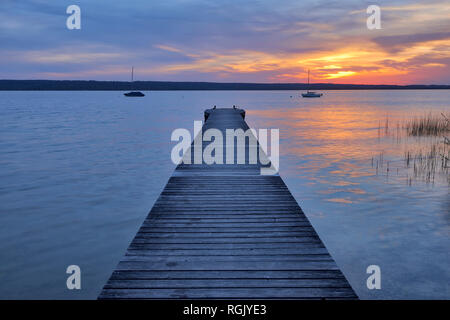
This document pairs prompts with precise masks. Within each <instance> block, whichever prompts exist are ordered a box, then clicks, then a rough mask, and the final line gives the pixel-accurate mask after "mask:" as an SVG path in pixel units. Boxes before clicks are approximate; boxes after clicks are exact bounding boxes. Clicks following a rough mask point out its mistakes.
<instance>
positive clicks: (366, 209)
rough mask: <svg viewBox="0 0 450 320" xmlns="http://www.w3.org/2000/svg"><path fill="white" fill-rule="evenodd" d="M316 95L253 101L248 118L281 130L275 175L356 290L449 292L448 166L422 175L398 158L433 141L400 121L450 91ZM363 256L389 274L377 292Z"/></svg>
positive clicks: (380, 294)
mask: <svg viewBox="0 0 450 320" xmlns="http://www.w3.org/2000/svg"><path fill="white" fill-rule="evenodd" d="M325 97H327V99H328V101H327V100H323V101H314V102H309V101H308V102H306V101H304V100H301V99H300V100H296V101H289V100H287V101H285V103H282V104H280V103H273V104H271V105H267V106H266V107H265V108H264V109H256V108H252V109H251V110H248V111H247V114H248V119H249V121H251V122H252V124H253V125H254V126H255V127H258V126H262V127H269V128H270V127H274V128H280V137H281V140H282V141H281V149H280V152H281V163H280V175H281V176H282V177H283V179H285V181H286V183H287V184H288V186H289V188H290V190H291V191H292V192H293V193H294V195H295V197H296V199H297V200H298V201H299V203H300V205H301V206H302V207H303V209H304V210H305V212H306V214H307V215H308V216H309V217H310V219H311V220H312V222H313V225H314V226H315V227H316V228H317V229H318V231H319V235H320V236H321V238H322V239H323V240H324V242H325V244H326V245H327V247H328V248H329V249H331V251H332V254H333V256H334V257H335V258H336V260H337V262H338V264H339V265H340V267H342V268H343V270H344V273H345V274H346V276H347V277H349V280H350V282H351V284H352V286H353V287H354V288H355V290H356V291H357V293H358V294H359V296H360V297H362V298H427V297H428V298H431V297H435V298H436V297H440V298H443V297H445V298H448V297H449V296H450V292H449V287H448V283H449V281H450V273H449V271H448V269H442V268H441V265H442V263H444V264H446V265H447V266H448V265H449V264H450V255H448V248H450V238H449V235H450V224H449V218H448V216H449V213H448V212H449V205H448V204H449V193H448V192H449V191H448V190H449V189H448V186H449V184H448V170H447V171H439V170H436V176H435V177H433V179H428V181H427V179H424V177H422V176H420V175H419V174H417V172H416V171H417V170H418V168H417V166H418V163H416V165H414V164H412V162H411V163H410V164H408V163H407V161H406V158H405V155H406V154H408V152H409V153H410V154H414V155H420V154H426V153H427V152H429V150H430V148H431V146H433V145H436V146H440V144H441V141H442V139H441V137H432V136H427V137H411V136H409V135H408V134H407V132H406V131H405V130H404V128H403V124H404V123H405V121H408V119H411V117H415V116H416V117H419V116H422V115H423V114H424V112H434V113H435V114H439V113H440V112H442V111H443V112H448V111H450V110H449V106H448V103H447V102H446V100H445V99H448V98H449V97H450V92H446V93H443V92H441V93H440V95H437V98H436V96H435V98H436V100H434V99H431V96H430V95H428V94H427V93H426V92H417V91H416V92H408V93H406V92H398V93H394V92H389V93H388V94H386V95H385V94H381V92H380V93H376V92H329V93H327V94H326V95H325ZM250 119H251V120H250ZM435 153H436V154H438V153H439V152H435ZM419 243H420V244H419ZM424 259H426V263H424ZM372 263H373V264H378V265H380V266H381V267H382V270H385V272H386V270H388V272H389V274H385V276H386V282H387V284H386V282H385V287H384V290H382V291H377V292H375V291H369V290H368V289H367V288H366V287H365V279H366V278H365V267H367V266H368V265H369V264H372Z"/></svg>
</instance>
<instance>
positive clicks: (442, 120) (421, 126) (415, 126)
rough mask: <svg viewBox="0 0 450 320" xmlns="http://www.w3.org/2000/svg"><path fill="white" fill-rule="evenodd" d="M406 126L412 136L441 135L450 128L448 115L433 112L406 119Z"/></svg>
mask: <svg viewBox="0 0 450 320" xmlns="http://www.w3.org/2000/svg"><path fill="white" fill-rule="evenodd" d="M404 128H405V129H406V131H407V133H408V135H410V136H440V135H443V134H446V133H448V131H449V130H450V128H449V126H448V117H447V116H446V115H444V114H441V115H434V114H432V113H429V114H427V115H425V116H422V117H415V118H414V119H412V120H410V121H406V123H405V124H404Z"/></svg>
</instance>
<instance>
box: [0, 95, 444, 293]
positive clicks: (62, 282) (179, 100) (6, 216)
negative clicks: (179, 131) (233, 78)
mask: <svg viewBox="0 0 450 320" xmlns="http://www.w3.org/2000/svg"><path fill="white" fill-rule="evenodd" d="M449 101H450V91H449V90H435V91H427V90H423V91H419V90H418V91H412V90H411V91H326V92H324V96H323V97H322V98H320V99H302V98H300V97H299V93H298V92H294V91H263V92H258V91H211V92H205V91H203V92H202V91H192V92H187V91H172V92H148V94H147V95H146V97H144V98H137V99H130V98H125V97H124V96H123V95H122V93H121V92H0V119H1V120H0V121H1V125H0V154H1V157H0V298H2V299H11V298H16V299H17V298H19V299H80V298H82V299H94V298H96V297H97V295H98V293H99V292H100V290H101V288H102V286H103V285H104V284H105V282H106V281H107V279H108V278H109V276H110V274H111V272H112V270H113V269H114V268H115V266H116V264H117V262H118V261H119V260H120V258H121V256H122V255H123V254H124V252H125V250H126V248H127V247H128V244H129V243H130V241H131V240H132V238H133V237H134V235H135V233H136V232H137V230H138V228H139V227H140V225H141V223H142V221H143V220H144V218H145V217H146V216H147V214H148V212H149V210H150V208H151V207H152V205H153V203H154V202H155V200H156V198H157V196H158V195H159V193H160V192H161V190H162V188H163V187H164V185H165V183H166V182H167V180H168V178H169V177H170V175H171V173H172V171H173V170H174V168H175V165H174V164H173V163H172V162H171V160H170V152H171V149H172V147H173V145H174V143H172V142H171V141H170V135H171V133H172V131H173V130H174V129H176V128H187V129H189V130H190V131H191V132H192V130H193V121H194V120H202V119H203V111H204V109H206V108H209V107H211V106H212V105H217V106H218V107H231V106H232V105H238V106H240V107H242V108H245V109H246V111H247V116H246V120H247V123H248V124H249V125H250V126H251V127H254V128H279V129H280V153H281V155H280V175H281V177H282V178H283V179H284V180H285V182H286V184H287V185H288V187H289V189H290V190H291V192H292V194H293V195H294V196H295V198H296V199H297V201H298V202H299V204H300V206H301V207H302V208H303V210H304V211H305V214H306V215H307V216H308V218H309V219H310V221H311V223H312V224H313V226H314V227H315V228H316V230H317V232H318V234H319V236H320V237H321V239H322V240H323V242H324V243H325V245H326V246H327V248H328V249H329V251H330V253H331V254H332V256H333V257H334V258H335V260H336V262H337V264H338V266H339V267H340V268H341V269H342V271H343V272H344V274H345V276H346V277H347V279H348V280H349V282H350V284H351V285H352V287H353V288H354V289H355V291H356V293H357V294H358V295H359V297H360V298H363V299H391V298H392V299H419V298H425V299H430V298H435V299H449V298H450V287H449V284H450V254H449V252H450V250H449V249H450V194H449V190H450V189H449V183H448V175H446V174H445V172H444V173H443V172H437V173H436V174H435V176H434V178H433V179H432V180H430V179H429V180H430V181H426V180H427V179H423V178H422V177H421V175H418V176H416V175H415V173H414V172H415V171H414V169H413V167H412V166H410V167H409V168H408V167H406V162H405V161H404V157H405V152H412V153H413V154H417V153H420V152H422V153H426V152H427V148H429V146H430V145H431V144H432V143H437V144H438V145H439V140H438V138H429V137H428V138H412V137H407V136H405V135H404V134H403V133H402V132H403V129H402V128H401V123H403V121H405V120H408V119H411V117H413V116H415V115H417V116H419V115H424V114H425V113H428V112H433V113H436V114H439V113H440V112H449V111H450V103H449ZM386 119H388V123H386ZM386 124H387V125H386ZM397 124H399V127H398V128H397ZM388 169H389V170H388ZM72 264H76V265H79V266H80V267H81V271H82V284H81V285H82V289H81V290H79V291H77V290H68V289H67V288H66V279H67V276H68V275H67V274H66V268H67V266H68V265H72ZM372 264H374V265H379V266H380V268H381V275H382V276H381V277H382V278H381V279H382V280H381V281H382V283H381V285H382V288H381V290H368V289H367V287H366V279H367V277H368V274H366V268H367V267H368V266H369V265H372Z"/></svg>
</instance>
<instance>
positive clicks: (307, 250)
mask: <svg viewBox="0 0 450 320" xmlns="http://www.w3.org/2000/svg"><path fill="white" fill-rule="evenodd" d="M298 254H328V251H327V249H326V248H325V247H294V248H288V249H283V248H277V249H270V248H269V249H255V248H251V249H191V250H188V249H172V250H164V251H162V250H158V249H135V248H133V249H132V248H129V249H128V250H127V252H126V255H152V256H159V255H160V256H164V257H168V256H175V255H180V256H183V255H187V256H198V255H200V256H214V255H222V256H237V255H242V256H253V255H271V256H278V255H280V256H281V255H298Z"/></svg>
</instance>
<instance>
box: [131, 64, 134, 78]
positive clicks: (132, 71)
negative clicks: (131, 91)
mask: <svg viewBox="0 0 450 320" xmlns="http://www.w3.org/2000/svg"><path fill="white" fill-rule="evenodd" d="M133 81H134V67H131V82H133Z"/></svg>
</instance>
